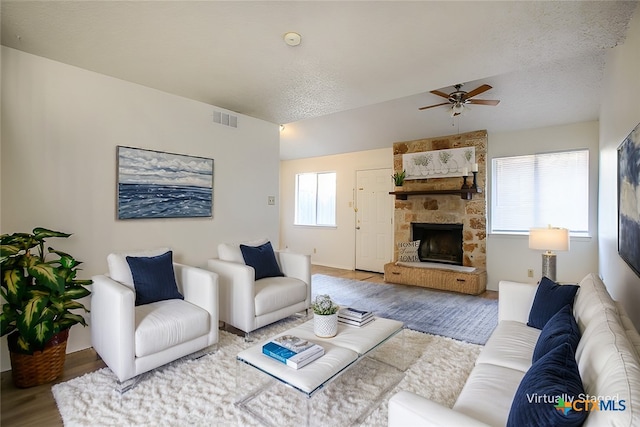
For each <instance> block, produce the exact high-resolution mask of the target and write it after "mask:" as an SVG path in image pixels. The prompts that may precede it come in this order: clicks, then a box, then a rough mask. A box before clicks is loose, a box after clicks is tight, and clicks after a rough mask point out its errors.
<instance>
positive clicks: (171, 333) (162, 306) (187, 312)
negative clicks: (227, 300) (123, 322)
mask: <svg viewBox="0 0 640 427" xmlns="http://www.w3.org/2000/svg"><path fill="white" fill-rule="evenodd" d="M135 321H136V324H135V327H136V329H135V353H136V357H143V356H148V355H150V354H155V353H158V352H159V351H162V350H165V349H167V348H170V347H174V346H176V345H178V344H182V343H184V342H187V341H190V340H192V339H195V338H198V337H200V336H203V335H207V334H208V333H209V324H210V319H209V313H208V312H207V311H206V310H204V309H202V308H200V307H198V306H196V305H193V304H191V303H190V302H187V301H181V300H177V299H173V300H165V301H158V302H154V303H151V304H145V305H140V306H138V307H136V308H135ZM216 326H217V325H216Z"/></svg>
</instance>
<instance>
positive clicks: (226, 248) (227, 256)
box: [218, 238, 269, 264]
mask: <svg viewBox="0 0 640 427" xmlns="http://www.w3.org/2000/svg"><path fill="white" fill-rule="evenodd" d="M268 241H269V240H268V239H266V238H261V239H257V240H250V241H246V242H242V243H220V244H219V245H218V258H219V259H220V260H222V261H229V262H235V263H236V264H244V258H243V257H242V251H241V250H240V245H241V244H242V245H246V246H260V245H263V244H265V243H267V242H268Z"/></svg>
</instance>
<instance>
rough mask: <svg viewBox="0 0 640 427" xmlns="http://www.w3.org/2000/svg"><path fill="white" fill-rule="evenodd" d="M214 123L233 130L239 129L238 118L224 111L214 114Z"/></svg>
mask: <svg viewBox="0 0 640 427" xmlns="http://www.w3.org/2000/svg"><path fill="white" fill-rule="evenodd" d="M213 122H214V123H218V124H221V125H224V126H229V127H232V128H237V127H238V116H233V115H231V114H227V113H223V112H222V111H214V112H213Z"/></svg>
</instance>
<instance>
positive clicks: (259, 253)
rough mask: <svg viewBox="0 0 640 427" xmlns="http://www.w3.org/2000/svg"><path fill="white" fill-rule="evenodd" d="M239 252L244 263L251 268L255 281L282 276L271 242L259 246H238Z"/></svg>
mask: <svg viewBox="0 0 640 427" xmlns="http://www.w3.org/2000/svg"><path fill="white" fill-rule="evenodd" d="M240 251H241V252H242V258H244V263H245V264H247V265H248V266H250V267H253V270H254V272H255V280H260V279H263V278H265V277H282V276H284V274H282V271H280V266H279V265H278V261H276V256H275V254H274V253H273V247H271V242H267V243H265V244H263V245H260V246H247V245H240Z"/></svg>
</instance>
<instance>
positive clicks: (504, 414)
mask: <svg viewBox="0 0 640 427" xmlns="http://www.w3.org/2000/svg"><path fill="white" fill-rule="evenodd" d="M523 376H524V372H522V371H518V370H515V369H509V368H505V367H502V366H495V365H492V364H489V363H483V364H479V365H476V367H475V368H473V370H472V371H471V375H469V378H468V379H467V382H466V383H465V385H464V387H463V388H462V392H460V396H458V400H457V401H456V403H455V405H454V406H453V410H454V411H457V412H461V413H463V414H465V415H467V416H469V417H471V418H475V419H476V420H479V421H481V422H483V423H485V424H487V425H490V426H504V425H505V424H506V423H507V418H508V417H509V409H510V408H511V399H512V398H513V395H514V394H515V392H516V390H517V389H518V384H520V381H521V380H522V377H523Z"/></svg>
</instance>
